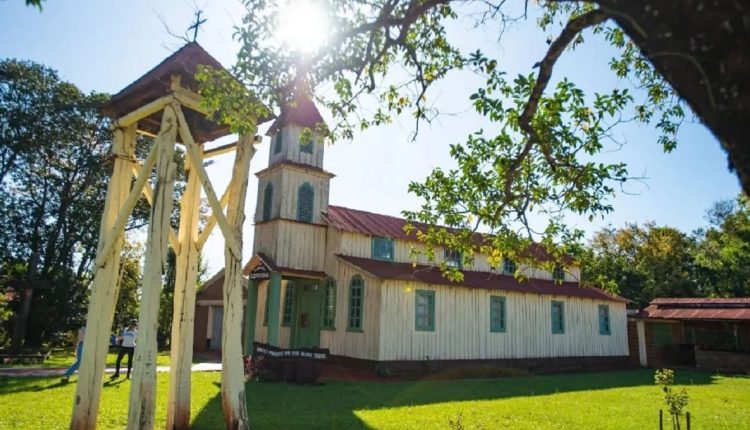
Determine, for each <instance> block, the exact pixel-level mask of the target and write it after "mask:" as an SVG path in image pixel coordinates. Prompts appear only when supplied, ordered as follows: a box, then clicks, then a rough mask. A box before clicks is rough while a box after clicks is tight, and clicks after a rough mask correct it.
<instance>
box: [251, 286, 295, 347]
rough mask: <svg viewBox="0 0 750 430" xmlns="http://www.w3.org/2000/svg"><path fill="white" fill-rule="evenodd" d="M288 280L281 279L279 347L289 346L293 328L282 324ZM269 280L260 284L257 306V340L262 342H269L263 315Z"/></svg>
mask: <svg viewBox="0 0 750 430" xmlns="http://www.w3.org/2000/svg"><path fill="white" fill-rule="evenodd" d="M286 283H287V281H286V280H282V281H281V299H280V300H279V321H278V324H279V347H280V348H289V346H290V343H289V338H290V335H291V328H290V327H285V326H281V319H282V318H283V316H284V292H285V291H286ZM268 284H269V283H268V281H261V282H260V284H259V285H258V302H257V303H256V307H255V341H256V342H261V343H267V342H268V326H266V325H264V324H263V316H264V315H265V311H266V296H267V295H268Z"/></svg>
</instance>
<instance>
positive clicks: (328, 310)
mask: <svg viewBox="0 0 750 430" xmlns="http://www.w3.org/2000/svg"><path fill="white" fill-rule="evenodd" d="M324 288H325V290H324V291H323V328H325V329H335V328H336V280H334V279H333V278H328V279H326V282H325V286H324Z"/></svg>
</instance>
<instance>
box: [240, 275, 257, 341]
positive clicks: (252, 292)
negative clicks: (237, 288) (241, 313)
mask: <svg viewBox="0 0 750 430" xmlns="http://www.w3.org/2000/svg"><path fill="white" fill-rule="evenodd" d="M257 308H258V281H255V280H252V279H250V280H249V281H248V283H247V303H246V304H245V350H244V351H243V352H244V354H245V355H252V353H253V342H254V341H255V312H256V309H257Z"/></svg>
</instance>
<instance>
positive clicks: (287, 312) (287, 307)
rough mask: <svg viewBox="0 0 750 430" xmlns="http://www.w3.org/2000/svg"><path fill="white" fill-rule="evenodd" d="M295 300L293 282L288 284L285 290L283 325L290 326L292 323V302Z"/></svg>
mask: <svg viewBox="0 0 750 430" xmlns="http://www.w3.org/2000/svg"><path fill="white" fill-rule="evenodd" d="M293 299H294V286H293V285H292V283H291V282H287V284H286V288H285V290H284V315H283V316H282V319H281V323H282V324H283V325H290V324H291V323H292V302H293Z"/></svg>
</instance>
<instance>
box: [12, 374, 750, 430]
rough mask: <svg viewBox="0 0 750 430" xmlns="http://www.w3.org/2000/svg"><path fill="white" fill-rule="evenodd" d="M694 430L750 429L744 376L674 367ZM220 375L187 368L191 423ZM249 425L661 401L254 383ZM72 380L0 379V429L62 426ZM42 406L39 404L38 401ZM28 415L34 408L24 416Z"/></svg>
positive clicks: (646, 407)
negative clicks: (686, 397) (683, 388)
mask: <svg viewBox="0 0 750 430" xmlns="http://www.w3.org/2000/svg"><path fill="white" fill-rule="evenodd" d="M168 378H169V376H168V375H167V374H159V377H158V397H159V401H158V405H157V426H156V427H157V428H161V427H163V423H164V419H165V413H166V399H165V397H166V393H167V388H168ZM677 379H678V382H679V383H680V384H683V385H685V386H686V387H687V388H688V392H689V394H690V405H689V408H688V409H689V410H690V412H691V414H692V417H693V429H697V430H700V429H750V407H749V406H750V377H747V376H735V377H726V376H715V375H711V374H708V373H700V372H688V371H678V372H677ZM219 381H220V375H219V374H218V373H195V374H193V401H192V416H193V428H195V429H215V428H223V427H224V425H223V420H222V412H221V399H220V396H219V390H220V385H219ZM129 387H130V382H129V381H124V380H119V381H118V382H116V383H113V384H105V387H104V393H103V397H102V407H101V412H100V415H99V427H98V428H101V429H119V428H124V426H125V420H126V415H127V399H128V389H129ZM247 388H248V393H247V397H248V407H249V412H250V420H251V424H252V427H253V428H255V429H261V430H262V429H332V428H338V429H363V428H374V429H448V428H449V427H448V421H449V420H450V419H455V418H456V417H457V416H458V415H459V414H461V415H462V416H463V418H462V421H463V425H464V428H466V429H488V430H489V429H503V428H508V429H533V430H546V429H639V430H640V429H646V428H656V426H657V416H658V410H659V408H661V407H663V403H662V396H661V392H660V391H659V388H658V387H656V386H655V385H654V384H653V371H649V370H637V371H627V372H612V373H592V374H568V375H551V376H530V377H520V378H498V379H473V380H452V381H412V382H390V381H389V382H382V383H380V382H343V381H333V382H328V383H326V384H325V385H322V386H310V387H300V386H293V385H284V384H273V383H257V382H251V383H249V384H248V385H247ZM74 390H75V385H74V384H69V385H59V384H58V380H57V379H49V378H47V379H20V378H16V379H11V378H2V379H0V428H2V429H5V428H8V429H16V428H18V429H26V428H45V429H57V428H66V427H67V424H68V419H69V414H70V410H71V406H72V398H73V392H74ZM40 402H43V406H42V407H40V406H38V405H40ZM30 411H33V412H30Z"/></svg>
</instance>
